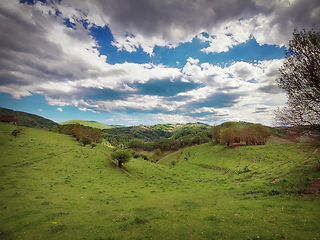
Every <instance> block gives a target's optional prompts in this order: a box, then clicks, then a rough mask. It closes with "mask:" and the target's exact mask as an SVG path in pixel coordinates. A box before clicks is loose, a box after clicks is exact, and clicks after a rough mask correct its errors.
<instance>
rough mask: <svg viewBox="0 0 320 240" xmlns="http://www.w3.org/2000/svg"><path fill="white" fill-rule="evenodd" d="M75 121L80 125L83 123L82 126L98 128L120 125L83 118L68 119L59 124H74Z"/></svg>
mask: <svg viewBox="0 0 320 240" xmlns="http://www.w3.org/2000/svg"><path fill="white" fill-rule="evenodd" d="M76 123H79V124H80V125H83V126H87V127H92V128H99V129H109V128H115V127H120V126H118V125H107V124H103V123H99V122H96V121H85V120H69V121H65V122H62V123H60V125H66V124H76Z"/></svg>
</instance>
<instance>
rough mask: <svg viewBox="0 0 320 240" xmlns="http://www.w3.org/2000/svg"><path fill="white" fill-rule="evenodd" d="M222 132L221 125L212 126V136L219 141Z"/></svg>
mask: <svg viewBox="0 0 320 240" xmlns="http://www.w3.org/2000/svg"><path fill="white" fill-rule="evenodd" d="M220 132H221V126H214V127H213V128H212V138H213V139H214V140H215V141H216V142H217V143H219V142H220Z"/></svg>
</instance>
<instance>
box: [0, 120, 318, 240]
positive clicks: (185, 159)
mask: <svg viewBox="0 0 320 240" xmlns="http://www.w3.org/2000/svg"><path fill="white" fill-rule="evenodd" d="M15 128H16V127H15V126H11V125H7V124H0V153H1V160H0V166H1V167H0V239H6V240H7V239H96V240H97V239H104V240H105V239H282V238H284V239H285V238H287V239H319V238H320V230H319V229H320V222H319V219H318V216H319V212H320V204H319V203H320V201H319V199H318V198H315V197H305V196H303V194H302V193H303V192H304V191H305V186H306V185H307V184H308V183H309V181H310V180H312V179H315V178H318V177H320V164H319V160H318V157H320V154H319V153H318V152H317V151H314V150H313V149H312V150H311V149H307V148H306V147H305V146H304V145H300V144H290V145H266V146H250V147H241V148H234V149H226V148H225V147H224V146H220V145H213V144H212V143H207V144H202V145H199V146H194V147H191V148H186V149H184V150H180V151H178V152H175V153H173V154H170V155H168V156H167V157H165V158H163V159H162V160H160V162H159V163H157V164H155V163H150V162H147V161H144V160H142V159H132V160H131V161H130V162H129V163H127V164H126V165H125V167H126V169H127V170H128V171H129V172H130V173H123V172H120V171H119V170H118V169H116V168H115V167H114V166H113V165H112V164H111V163H110V159H109V154H110V153H111V151H112V149H110V148H108V147H105V146H103V145H100V144H99V145H98V146H97V147H95V148H94V149H91V148H90V147H89V146H87V147H83V146H80V145H79V143H78V142H76V141H75V140H74V139H73V138H72V137H70V136H65V135H59V134H56V133H51V132H46V131H41V130H36V129H29V128H23V129H22V132H21V134H19V135H18V136H17V137H14V136H12V135H11V132H12V131H13V130H14V129H15ZM173 160H175V161H176V162H177V164H176V165H175V167H172V166H171V161H173Z"/></svg>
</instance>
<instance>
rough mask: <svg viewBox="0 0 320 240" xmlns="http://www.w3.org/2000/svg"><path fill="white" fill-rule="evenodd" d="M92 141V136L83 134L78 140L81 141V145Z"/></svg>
mask: <svg viewBox="0 0 320 240" xmlns="http://www.w3.org/2000/svg"><path fill="white" fill-rule="evenodd" d="M92 141H93V140H92V138H90V137H85V136H83V137H82V138H80V141H79V142H81V143H82V144H83V146H86V145H87V144H91V143H92Z"/></svg>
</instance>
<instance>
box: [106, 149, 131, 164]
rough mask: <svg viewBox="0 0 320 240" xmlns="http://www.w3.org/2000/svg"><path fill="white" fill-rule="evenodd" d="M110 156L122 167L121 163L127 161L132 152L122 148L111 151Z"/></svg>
mask: <svg viewBox="0 0 320 240" xmlns="http://www.w3.org/2000/svg"><path fill="white" fill-rule="evenodd" d="M110 156H111V158H112V159H113V160H116V161H118V166H119V168H121V167H122V164H123V163H126V162H129V160H130V159H131V158H132V154H131V152H130V151H129V150H122V149H118V150H115V151H113V152H112V153H111V155H110Z"/></svg>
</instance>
